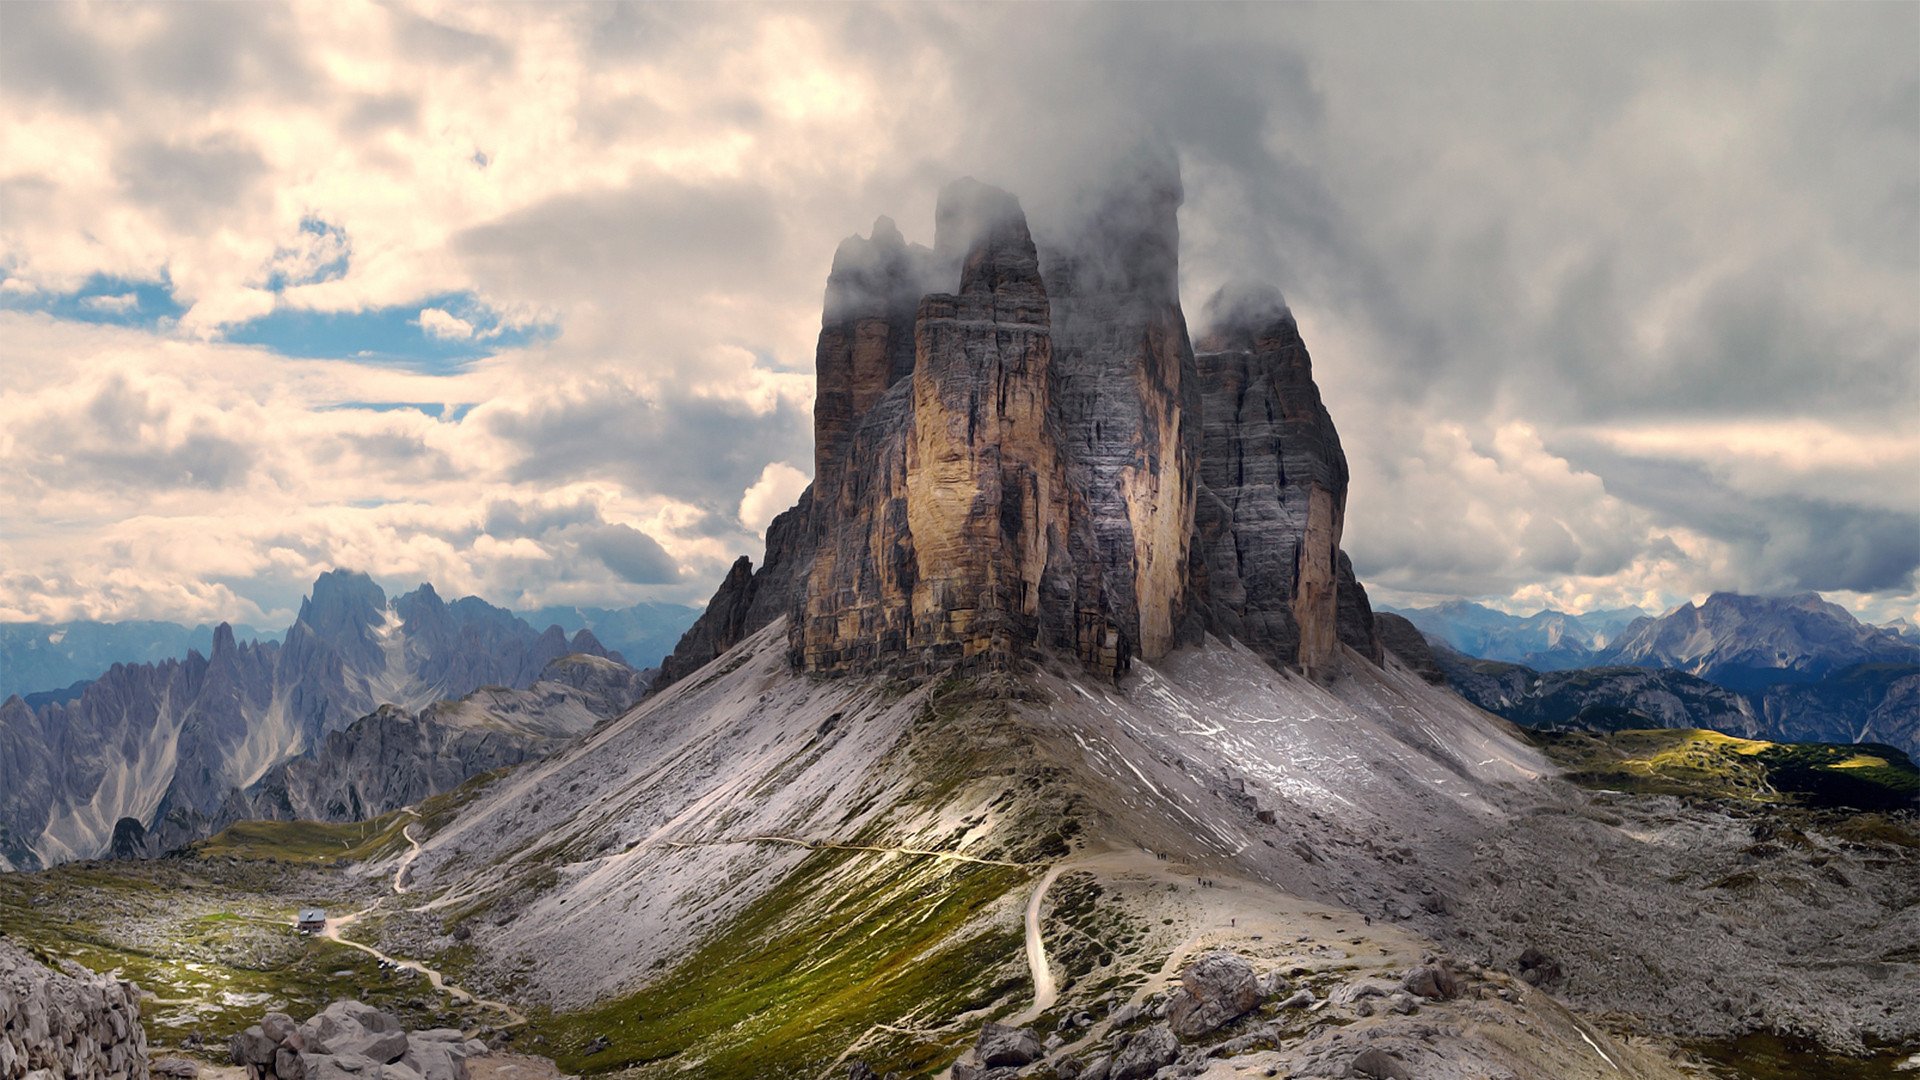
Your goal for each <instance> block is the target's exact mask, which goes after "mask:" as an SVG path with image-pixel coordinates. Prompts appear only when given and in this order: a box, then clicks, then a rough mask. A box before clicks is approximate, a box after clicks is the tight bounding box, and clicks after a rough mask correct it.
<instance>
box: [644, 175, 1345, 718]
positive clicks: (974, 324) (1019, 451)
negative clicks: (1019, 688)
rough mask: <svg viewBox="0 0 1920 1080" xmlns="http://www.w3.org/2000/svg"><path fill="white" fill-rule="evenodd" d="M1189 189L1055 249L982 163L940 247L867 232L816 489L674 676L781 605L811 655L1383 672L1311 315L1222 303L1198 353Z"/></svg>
mask: <svg viewBox="0 0 1920 1080" xmlns="http://www.w3.org/2000/svg"><path fill="white" fill-rule="evenodd" d="M1179 204H1180V185H1179V181H1178V176H1177V173H1169V174H1165V175H1148V176H1147V177H1145V178H1143V179H1142V180H1141V181H1140V182H1138V183H1136V184H1132V185H1128V186H1125V187H1124V188H1120V189H1116V190H1115V191H1112V192H1109V193H1108V194H1107V195H1106V196H1105V197H1104V200H1103V201H1100V202H1098V203H1096V204H1095V209H1094V210H1093V211H1092V214H1091V216H1092V217H1093V219H1094V220H1097V221H1098V222H1100V223H1102V226H1103V227H1101V228H1099V229H1096V230H1092V231H1091V232H1089V233H1086V234H1084V236H1094V237H1098V239H1097V241H1088V240H1085V239H1084V238H1083V239H1082V241H1081V244H1080V245H1078V246H1076V245H1072V244H1068V245H1063V246H1061V247H1060V248H1057V249H1045V250H1043V249H1042V248H1040V247H1039V246H1037V245H1036V243H1035V241H1034V238H1033V235H1032V233H1031V231H1030V229H1029V227H1028V224H1027V220H1026V217H1025V215H1024V214H1023V213H1022V211H1021V208H1020V205H1019V202H1018V201H1017V200H1016V199H1015V198H1014V197H1013V196H1011V195H1009V194H1007V193H1006V192H1003V191H1000V190H998V189H995V188H991V187H988V186H986V185H984V184H980V183H978V182H976V181H972V180H962V181H959V182H957V183H955V184H953V185H951V186H949V187H948V188H947V189H946V190H945V191H943V192H942V193H941V196H940V200H939V206H938V210H937V214H936V221H937V226H936V228H937V232H936V236H935V240H934V245H933V248H932V249H931V250H929V249H927V248H924V247H920V246H917V245H909V244H907V243H906V242H905V240H904V238H902V236H901V235H900V233H899V231H898V229H897V228H896V227H895V226H894V225H893V223H892V222H891V221H890V220H888V219H885V218H882V219H881V220H880V221H878V222H877V223H876V224H875V226H874V229H873V233H872V235H871V236H870V237H866V238H860V237H855V238H853V239H851V240H849V241H847V242H846V243H845V244H843V245H842V246H841V249H840V251H839V252H838V253H837V255H836V257H835V259H834V269H833V273H832V276H831V277H830V278H829V280H828V283H827V296H826V305H825V316H824V318H823V324H822V328H821V333H820V342H819V348H818V350H817V353H816V363H817V367H818V375H819V389H818V392H817V398H816V402H817V403H816V406H815V416H814V429H815V431H814V433H815V444H814V446H815V449H814V454H815V472H814V481H813V484H812V486H811V487H810V488H809V489H808V491H807V492H806V493H805V494H804V495H802V497H801V500H800V502H799V504H798V505H796V506H795V507H794V508H793V509H792V510H789V511H788V512H787V513H786V514H783V515H781V517H780V518H779V519H777V520H776V521H775V522H774V524H773V526H772V527H771V528H770V529H769V530H768V542H767V553H766V558H765V560H764V562H763V563H762V565H761V566H760V568H759V569H758V570H757V571H755V570H754V569H753V568H752V566H751V564H750V563H749V562H747V561H746V560H745V559H743V560H742V562H741V563H740V564H738V565H736V567H735V568H734V571H733V572H732V573H731V574H729V575H728V578H727V580H726V582H725V583H723V585H722V586H721V589H720V591H719V593H718V594H717V595H716V596H715V598H714V600H713V601H712V602H711V603H710V604H709V605H708V609H707V613H706V614H705V615H704V616H703V617H702V618H701V619H700V620H699V622H697V623H696V624H695V626H694V627H693V629H692V630H691V631H690V632H689V633H688V635H687V637H686V639H684V640H683V642H682V643H681V645H680V647H679V648H677V649H676V650H675V652H674V655H673V656H671V657H669V658H668V659H667V661H666V662H665V664H664V665H663V678H662V683H663V684H665V683H670V682H672V681H673V680H674V679H677V678H680V677H683V676H684V675H685V674H686V673H687V672H689V671H691V670H693V669H694V668H696V667H698V666H699V665H700V664H702V663H705V662H706V661H708V660H710V659H711V658H712V657H713V656H715V655H718V654H719V653H720V652H723V651H725V650H726V649H728V648H730V647H731V646H733V645H734V644H736V643H738V642H739V641H741V640H743V639H744V638H745V637H746V636H748V635H750V634H752V633H753V632H754V631H756V630H758V629H760V628H761V627H763V626H766V625H769V624H771V623H772V622H773V621H775V620H776V619H779V618H781V617H786V618H787V619H788V631H787V632H788V640H789V648H790V650H791V653H792V658H793V661H794V663H795V665H796V666H797V667H798V668H800V669H802V670H806V671H811V672H837V673H853V672H872V671H876V670H883V669H884V670H893V671H930V670H946V669H951V668H954V667H959V668H962V669H966V670H975V669H983V668H1001V667H1006V666H1009V665H1015V664H1018V663H1020V662H1023V661H1026V660H1030V659H1032V658H1033V657H1034V656H1036V655H1038V654H1039V653H1040V652H1043V651H1050V652H1054V653H1058V654H1060V655H1068V656H1073V657H1075V658H1077V659H1078V661H1079V662H1080V663H1081V664H1082V665H1083V666H1085V667H1086V668H1087V669H1088V670H1090V671H1094V672H1098V673H1101V674H1106V675H1110V676H1117V675H1122V674H1124V673H1125V672H1126V671H1127V670H1128V669H1129V667H1130V666H1131V664H1132V663H1133V662H1134V660H1135V659H1145V660H1157V659H1160V658H1162V657H1164V656H1166V655H1167V654H1168V653H1169V652H1170V651H1171V650H1172V649H1173V648H1174V647H1176V646H1177V645H1179V644H1182V643H1189V644H1191V643H1197V642H1198V641H1200V640H1201V639H1202V637H1203V636H1204V635H1205V634H1207V633H1209V632H1213V633H1218V634H1223V635H1228V636H1232V637H1234V638H1236V639H1238V640H1241V641H1242V642H1244V643H1245V644H1247V645H1248V646H1249V647H1251V648H1254V649H1255V650H1256V651H1258V652H1260V653H1261V654H1262V655H1263V656H1266V657H1267V658H1268V659H1270V660H1271V661H1273V662H1275V663H1278V664H1285V665H1298V666H1299V667H1301V668H1303V669H1305V670H1308V671H1312V672H1317V673H1321V674H1329V675H1330V674H1331V673H1332V672H1333V670H1334V669H1335V668H1337V667H1338V666H1339V664H1340V663H1341V660H1340V652H1341V647H1342V645H1343V644H1344V645H1348V646H1352V647H1353V648H1354V649H1356V650H1357V651H1358V652H1359V653H1360V654H1361V655H1363V656H1367V657H1370V658H1372V659H1374V660H1376V661H1377V660H1378V659H1379V658H1380V656H1381V649H1380V645H1379V642H1378V639H1377V638H1376V637H1375V635H1374V632H1373V625H1372V619H1371V612H1370V609H1369V607H1368V604H1367V600H1366V595H1365V592H1364V590H1362V589H1361V587H1360V585H1359V583H1358V582H1357V581H1355V580H1354V578H1353V573H1352V568H1351V565H1350V563H1349V562H1348V561H1347V559H1346V557H1345V555H1344V554H1343V553H1342V552H1341V551H1340V546H1339V545H1340V535H1341V529H1342V524H1343V518H1344V511H1345V503H1346V485H1347V468H1346V460H1345V456H1344V455H1343V453H1342V452H1341V449H1340V443H1339V438H1338V435H1337V434H1336V433H1335V432H1334V429H1333V425H1332V421H1331V420H1330V419H1329V418H1328V416H1327V413H1326V409H1325V408H1324V406H1322V404H1321V402H1320V398H1319V393H1318V391H1317V389H1315V387H1314V384H1313V380H1312V372H1311V366H1310V361H1309V359H1308V356H1307V352H1306V348H1305V346H1304V345H1303V344H1302V343H1301V341H1300V336H1299V332H1298V329H1297V327H1296V326H1295V324H1294V320H1293V317H1292V315H1291V313H1290V312H1289V311H1288V310H1287V309H1286V306H1285V304H1284V303H1282V302H1281V301H1280V300H1279V297H1278V295H1277V294H1274V293H1271V292H1266V293H1260V292H1254V291H1236V292H1230V293H1223V294H1222V295H1221V296H1220V297H1217V298H1216V299H1215V301H1214V302H1213V303H1211V304H1210V305H1209V310H1208V315H1209V318H1210V320H1211V322H1212V325H1211V327H1210V328H1209V330H1208V332H1207V334H1206V335H1205V336H1204V337H1203V340H1202V349H1201V351H1199V352H1198V353H1196V352H1195V350H1194V348H1193V346H1192V344H1191V342H1190V340H1189V337H1188V333H1187V329H1186V321H1185V317H1184V315H1183V314H1182V312H1181V308H1180V302H1179V295H1178V288H1177V284H1178V272H1177V260H1176V256H1175V253H1176V251H1177V249H1178V226H1177V223H1176V211H1177V210H1178V207H1179ZM1115 267H1125V268H1126V272H1125V273H1116V272H1115V270H1114V268H1115ZM940 281H945V282H948V283H950V284H948V286H947V288H948V289H950V290H951V291H924V292H923V290H925V289H926V287H927V283H928V282H940ZM916 297H917V300H915V299H913V298H916Z"/></svg>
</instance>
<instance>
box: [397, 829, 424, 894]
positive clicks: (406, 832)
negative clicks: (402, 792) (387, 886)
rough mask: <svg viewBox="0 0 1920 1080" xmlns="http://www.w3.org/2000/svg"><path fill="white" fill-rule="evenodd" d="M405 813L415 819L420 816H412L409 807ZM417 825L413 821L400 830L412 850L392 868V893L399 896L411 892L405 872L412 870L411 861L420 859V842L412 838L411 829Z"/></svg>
mask: <svg viewBox="0 0 1920 1080" xmlns="http://www.w3.org/2000/svg"><path fill="white" fill-rule="evenodd" d="M407 813H409V814H413V816H414V817H416V818H417V817H419V816H420V815H419V814H414V812H413V809H412V808H411V807H409V808H408V809H407ZM418 824H420V823H419V822H418V821H415V822H412V823H410V824H408V825H407V827H406V828H404V829H401V830H400V835H401V836H403V837H405V838H406V841H407V843H409V844H412V845H413V848H412V850H410V851H408V852H407V857H406V858H404V859H401V860H400V865H399V866H396V867H394V868H393V891H394V892H395V893H396V894H398V895H401V896H404V895H406V894H407V893H408V892H410V891H411V890H412V886H410V885H408V884H407V871H409V870H412V869H413V860H415V859H417V858H419V857H420V841H418V840H415V839H414V838H413V827H414V826H415V825H418Z"/></svg>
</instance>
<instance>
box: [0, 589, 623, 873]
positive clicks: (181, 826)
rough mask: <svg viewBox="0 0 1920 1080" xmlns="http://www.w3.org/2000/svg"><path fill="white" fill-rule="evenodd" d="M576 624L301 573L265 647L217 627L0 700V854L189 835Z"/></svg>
mask: <svg viewBox="0 0 1920 1080" xmlns="http://www.w3.org/2000/svg"><path fill="white" fill-rule="evenodd" d="M582 652H584V653H590V654H595V655H604V654H605V650H604V649H603V648H602V647H601V646H600V645H599V643H598V642H597V641H595V640H594V639H593V636H592V635H591V634H590V633H586V632H584V631H583V632H581V633H579V634H576V635H574V638H573V639H572V640H569V639H568V638H567V637H566V635H564V634H563V633H562V632H561V631H560V630H559V628H558V627H549V628H547V630H546V631H545V632H537V631H535V630H534V628H533V627H531V626H528V625H527V624H526V623H525V622H523V621H521V620H519V619H517V618H515V617H514V616H513V615H512V614H511V613H510V612H507V611H505V610H503V609H500V608H495V607H492V606H491V605H488V604H486V603H484V602H483V601H479V600H476V599H473V598H466V599H463V600H458V601H455V602H454V603H452V604H447V603H445V602H443V601H442V600H441V599H440V598H439V596H438V595H437V594H436V593H435V592H434V591H433V589H432V587H431V586H422V587H421V588H419V589H417V590H415V591H414V592H411V593H407V594H405V595H402V596H400V597H397V598H395V599H394V600H393V601H392V602H391V603H389V602H388V598H387V597H386V595H385V593H384V592H383V591H382V590H381V589H380V587H379V586H378V585H376V584H375V583H374V582H373V581H372V579H370V578H368V577H367V576H366V575H364V574H356V573H351V572H347V571H330V572H328V573H326V574H323V575H321V577H320V578H319V579H318V580H317V581H316V582H315V583H314V588H313V591H312V594H311V595H310V596H309V597H308V598H307V599H306V600H305V601H304V602H303V603H302V604H301V607H300V614H299V617H298V618H297V619H296V620H295V621H294V623H293V625H292V626H291V627H289V628H288V630H287V633H286V635H285V639H284V640H283V641H282V642H279V643H273V642H267V643H257V642H255V643H246V644H242V643H240V642H238V641H237V640H236V639H235V636H234V634H233V632H232V630H231V628H229V627H227V626H225V625H222V626H221V627H219V628H217V629H216V631H215V632H214V636H213V642H212V647H211V650H210V653H209V654H208V655H206V656H202V655H201V654H200V653H198V652H190V653H188V655H187V656H186V657H185V658H184V659H181V660H164V661H160V662H158V663H152V664H117V665H115V666H113V667H112V668H110V669H109V670H108V671H107V672H106V673H104V674H102V675H100V676H99V677H98V678H96V679H95V680H93V681H92V682H91V683H90V684H89V685H87V687H86V688H85V689H84V690H83V692H82V693H81V695H80V697H79V698H78V699H76V700H74V701H71V702H63V703H52V704H47V705H44V706H42V707H40V708H38V709H32V708H29V707H28V706H27V705H26V703H25V702H24V700H22V699H20V698H19V697H11V698H8V699H7V700H6V702H5V703H4V704H0V826H3V827H4V834H5V835H6V836H7V837H8V838H9V847H8V848H7V849H6V850H4V851H0V858H4V859H6V860H7V861H8V862H9V863H11V864H12V865H14V866H34V865H42V864H45V863H48V862H55V861H60V860H63V859H69V858H80V857H87V856H91V855H97V854H100V853H102V852H104V851H106V850H107V847H108V845H109V844H110V842H111V840H112V836H113V832H114V830H115V828H116V825H117V824H118V823H119V822H120V820H121V819H123V818H132V819H134V820H135V821H137V822H139V823H140V825H141V826H142V827H143V828H144V829H145V830H146V831H148V832H153V833H156V834H159V835H161V836H166V837H169V838H171V839H182V838H188V839H190V838H192V836H194V835H204V829H205V828H206V827H207V826H208V824H209V823H210V822H211V820H212V816H213V815H215V814H216V813H217V812H218V811H219V808H220V807H221V805H222V804H223V802H224V801H225V800H226V799H227V797H228V796H229V795H230V794H231V793H232V792H234V791H235V790H236V789H243V788H246V787H248V786H250V785H252V784H254V783H255V782H256V781H258V780H259V779H260V778H261V777H262V776H263V775H264V774H265V773H266V771H267V770H268V769H269V768H271V767H272V766H274V765H275V764H277V763H279V762H281V761H284V760H285V759H287V758H289V757H291V756H292V755H294V754H297V753H299V752H301V751H302V750H305V749H307V748H309V747H313V746H316V745H317V744H318V743H319V741H320V739H321V738H322V737H323V736H324V735H326V734H327V733H328V732H331V731H337V730H340V729H342V728H345V727H347V726H348V725H349V724H351V723H352V722H353V721H354V720H356V719H358V718H359V717H362V716H365V715H367V714H369V713H371V712H373V711H374V710H375V709H377V708H378V707H380V706H382V705H398V706H401V707H402V708H405V709H407V710H410V711H411V710H419V709H421V708H424V707H426V706H428V705H430V704H432V703H433V702H435V701H439V700H441V699H443V698H456V697H461V696H464V695H466V694H469V693H472V692H473V691H475V690H477V689H479V688H480V687H483V686H509V687H520V688H525V687H528V686H531V685H532V684H533V683H534V682H535V681H536V680H537V679H538V678H539V676H540V673H541V672H542V671H543V670H544V669H545V668H546V667H547V666H548V665H549V664H551V663H552V662H553V661H555V660H557V659H559V658H561V657H562V656H566V655H568V654H571V653H582Z"/></svg>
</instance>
